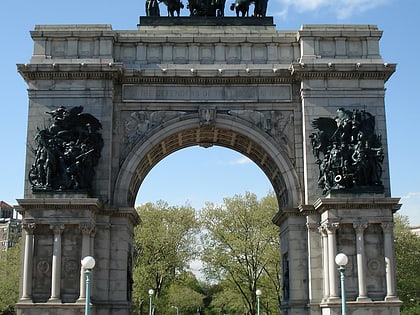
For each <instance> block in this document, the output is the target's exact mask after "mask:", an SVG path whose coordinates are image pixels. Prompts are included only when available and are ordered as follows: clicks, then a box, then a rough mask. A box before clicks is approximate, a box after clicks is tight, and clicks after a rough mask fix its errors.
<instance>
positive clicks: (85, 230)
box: [77, 224, 93, 303]
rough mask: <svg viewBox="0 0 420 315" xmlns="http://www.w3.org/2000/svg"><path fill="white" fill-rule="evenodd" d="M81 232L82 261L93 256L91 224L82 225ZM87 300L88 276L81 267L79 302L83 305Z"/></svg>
mask: <svg viewBox="0 0 420 315" xmlns="http://www.w3.org/2000/svg"><path fill="white" fill-rule="evenodd" d="M79 228H80V231H81V232H82V252H81V254H82V259H83V258H84V257H86V256H88V255H91V246H90V244H91V240H90V236H91V233H92V230H93V227H92V225H91V224H80V226H79ZM85 300H86V274H85V269H84V268H83V267H80V294H79V299H78V300H77V302H81V303H83V302H84V301H85Z"/></svg>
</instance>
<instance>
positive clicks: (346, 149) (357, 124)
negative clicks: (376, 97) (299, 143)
mask: <svg viewBox="0 0 420 315" xmlns="http://www.w3.org/2000/svg"><path fill="white" fill-rule="evenodd" d="M312 126H313V127H314V128H315V129H316V132H314V133H312V134H311V135H310V141H311V145H312V150H313V154H314V156H315V159H316V161H315V163H317V164H318V166H319V172H320V174H319V179H318V185H319V186H320V187H321V188H323V192H324V193H327V192H328V191H330V190H333V189H347V188H355V187H377V188H379V189H383V187H382V182H381V180H380V178H381V176H382V162H383V159H384V157H383V149H382V144H381V141H380V136H378V135H376V134H375V120H374V117H373V116H372V115H371V114H369V113H367V112H365V111H360V110H356V109H355V110H353V111H347V110H345V109H344V108H339V109H338V110H337V116H336V117H334V118H328V117H320V118H317V119H314V121H313V122H312Z"/></svg>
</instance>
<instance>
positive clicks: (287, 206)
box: [16, 16, 401, 315]
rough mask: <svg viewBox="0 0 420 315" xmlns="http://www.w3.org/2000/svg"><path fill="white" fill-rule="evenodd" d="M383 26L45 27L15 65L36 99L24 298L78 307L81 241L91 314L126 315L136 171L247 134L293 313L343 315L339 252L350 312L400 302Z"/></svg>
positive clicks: (229, 20)
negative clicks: (90, 265)
mask: <svg viewBox="0 0 420 315" xmlns="http://www.w3.org/2000/svg"><path fill="white" fill-rule="evenodd" d="M381 35H382V31H381V30H379V29H378V28H377V26H375V25H302V26H301V28H300V29H299V30H293V31H284V30H278V29H276V26H275V25H274V24H273V19H272V18H271V17H261V18H253V17H249V18H248V17H247V18H236V17H206V18H194V17H191V18H190V17H179V18H169V17H168V18H160V17H150V16H147V17H141V18H140V23H139V24H138V25H137V29H135V30H113V29H112V27H111V26H110V25H37V26H35V28H34V30H33V31H31V36H32V39H33V42H34V50H33V55H32V58H31V59H30V60H29V61H28V63H26V64H19V65H18V71H19V73H20V74H21V75H22V77H23V78H24V80H25V81H26V82H27V84H28V98H29V119H28V136H27V145H28V151H27V159H26V174H27V175H28V177H27V180H26V182H25V194H24V198H23V199H19V200H18V203H19V205H18V209H19V211H20V213H21V214H22V216H23V222H24V228H25V232H24V237H23V242H24V250H23V255H22V275H21V288H20V296H19V301H18V303H17V305H16V307H17V311H18V314H19V315H23V314H25V315H40V314H60V312H63V314H64V313H65V314H68V315H73V314H82V313H83V312H84V303H85V301H86V296H85V279H84V273H83V270H82V268H81V265H80V261H81V259H82V258H83V257H84V256H86V255H91V256H93V257H95V259H96V267H95V269H94V270H93V271H92V298H91V303H92V305H91V309H92V312H93V313H94V314H95V315H128V314H131V312H132V303H131V290H132V289H131V288H132V278H131V272H132V270H131V269H132V267H131V266H132V264H131V260H132V253H133V248H132V242H133V228H134V226H135V225H137V224H139V223H140V222H141V218H139V217H138V215H137V213H136V211H135V208H134V207H135V198H136V195H137V193H138V191H139V187H140V186H141V184H142V181H143V180H144V178H145V176H146V175H147V174H148V172H150V170H151V169H152V168H153V167H154V166H155V165H156V164H157V163H158V162H159V161H161V160H162V159H163V158H165V157H166V156H168V155H170V154H171V153H173V152H175V151H177V150H180V149H182V148H185V147H189V146H196V145H199V146H203V147H211V146H214V145H217V146H222V147H225V148H230V149H233V150H236V151H238V152H240V153H242V154H244V155H245V156H247V157H249V158H250V159H251V160H252V161H254V162H255V163H256V164H257V165H258V166H259V167H260V168H261V169H262V170H263V171H264V173H265V174H266V176H267V177H268V178H269V180H270V181H271V183H272V186H273V189H274V191H275V193H276V196H277V199H278V204H279V212H278V214H277V215H276V217H275V218H273V223H274V224H276V225H278V227H279V235H280V238H281V249H279V252H280V253H281V254H280V255H279V259H281V261H282V269H283V275H282V277H283V279H282V280H283V302H282V314H305V315H306V314H308V315H309V314H311V315H318V314H340V312H341V308H340V301H341V298H340V294H341V293H340V291H341V290H340V281H339V278H338V271H337V266H336V264H335V262H334V258H335V256H336V254H337V253H339V252H342V253H345V254H346V255H347V256H348V258H349V263H348V265H347V267H346V280H347V281H346V287H345V291H346V295H347V308H348V313H349V314H368V315H369V314H372V315H373V314H390V315H391V314H392V315H394V314H399V307H400V304H401V302H400V301H399V299H398V297H397V292H396V284H395V266H394V248H393V213H394V212H395V211H397V210H398V208H399V204H398V202H399V199H397V198H391V195H390V180H389V171H388V150H387V135H386V119H385V106H384V95H385V89H384V84H385V82H386V81H387V80H388V79H389V78H390V76H391V75H392V73H393V72H394V71H395V64H392V63H387V62H385V61H384V60H383V59H382V58H381V55H380V51H379V41H380V38H381ZM221 180H223V179H221ZM156 189H159V188H158V187H156ZM147 289H148V288H145V290H147Z"/></svg>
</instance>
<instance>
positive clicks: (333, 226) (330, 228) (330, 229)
mask: <svg viewBox="0 0 420 315" xmlns="http://www.w3.org/2000/svg"><path fill="white" fill-rule="evenodd" d="M339 226H340V223H338V222H328V223H325V224H324V228H325V230H326V231H327V233H328V234H331V233H335V231H337V230H338V228H339Z"/></svg>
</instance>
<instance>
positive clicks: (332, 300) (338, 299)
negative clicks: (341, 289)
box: [326, 296, 341, 303]
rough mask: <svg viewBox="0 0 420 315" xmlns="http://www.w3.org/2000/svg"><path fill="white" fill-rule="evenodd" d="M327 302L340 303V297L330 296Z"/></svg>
mask: <svg viewBox="0 0 420 315" xmlns="http://www.w3.org/2000/svg"><path fill="white" fill-rule="evenodd" d="M326 302H327V303H339V302H340V303H341V298H340V297H338V296H330V297H329V298H328V299H327V300H326Z"/></svg>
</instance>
